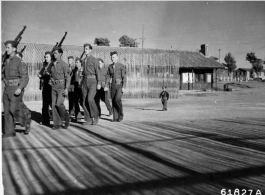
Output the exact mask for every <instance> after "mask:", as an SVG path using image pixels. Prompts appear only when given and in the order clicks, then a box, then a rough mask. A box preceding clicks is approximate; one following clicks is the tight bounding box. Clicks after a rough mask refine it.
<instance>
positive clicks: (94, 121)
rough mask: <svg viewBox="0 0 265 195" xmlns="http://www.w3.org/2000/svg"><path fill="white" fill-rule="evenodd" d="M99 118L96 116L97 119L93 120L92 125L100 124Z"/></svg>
mask: <svg viewBox="0 0 265 195" xmlns="http://www.w3.org/2000/svg"><path fill="white" fill-rule="evenodd" d="M98 118H99V117H98V116H96V117H94V118H93V122H92V125H96V124H98Z"/></svg>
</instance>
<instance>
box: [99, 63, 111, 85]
mask: <svg viewBox="0 0 265 195" xmlns="http://www.w3.org/2000/svg"><path fill="white" fill-rule="evenodd" d="M98 71H99V82H100V85H101V87H103V88H104V87H105V86H108V85H109V81H110V79H109V77H108V75H107V74H108V68H107V67H103V68H101V69H100V68H99V70H98Z"/></svg>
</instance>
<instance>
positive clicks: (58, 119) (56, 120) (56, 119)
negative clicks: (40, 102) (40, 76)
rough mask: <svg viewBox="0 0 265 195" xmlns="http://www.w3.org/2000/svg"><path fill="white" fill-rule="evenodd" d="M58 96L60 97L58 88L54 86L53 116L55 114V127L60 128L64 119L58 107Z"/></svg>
mask: <svg viewBox="0 0 265 195" xmlns="http://www.w3.org/2000/svg"><path fill="white" fill-rule="evenodd" d="M57 97H58V93H57V89H55V88H53V89H52V116H53V125H54V128H59V127H61V126H62V120H61V117H60V115H59V113H58V111H57V108H56V103H57Z"/></svg>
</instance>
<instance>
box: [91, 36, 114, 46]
mask: <svg viewBox="0 0 265 195" xmlns="http://www.w3.org/2000/svg"><path fill="white" fill-rule="evenodd" d="M109 43H110V41H109V40H108V39H107V38H95V40H94V44H95V45H97V46H110V44H109Z"/></svg>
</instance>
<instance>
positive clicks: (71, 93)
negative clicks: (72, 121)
mask: <svg viewBox="0 0 265 195" xmlns="http://www.w3.org/2000/svg"><path fill="white" fill-rule="evenodd" d="M68 100H69V113H70V115H73V114H74V113H75V102H74V90H73V87H72V86H71V88H70V90H69V92H68Z"/></svg>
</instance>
